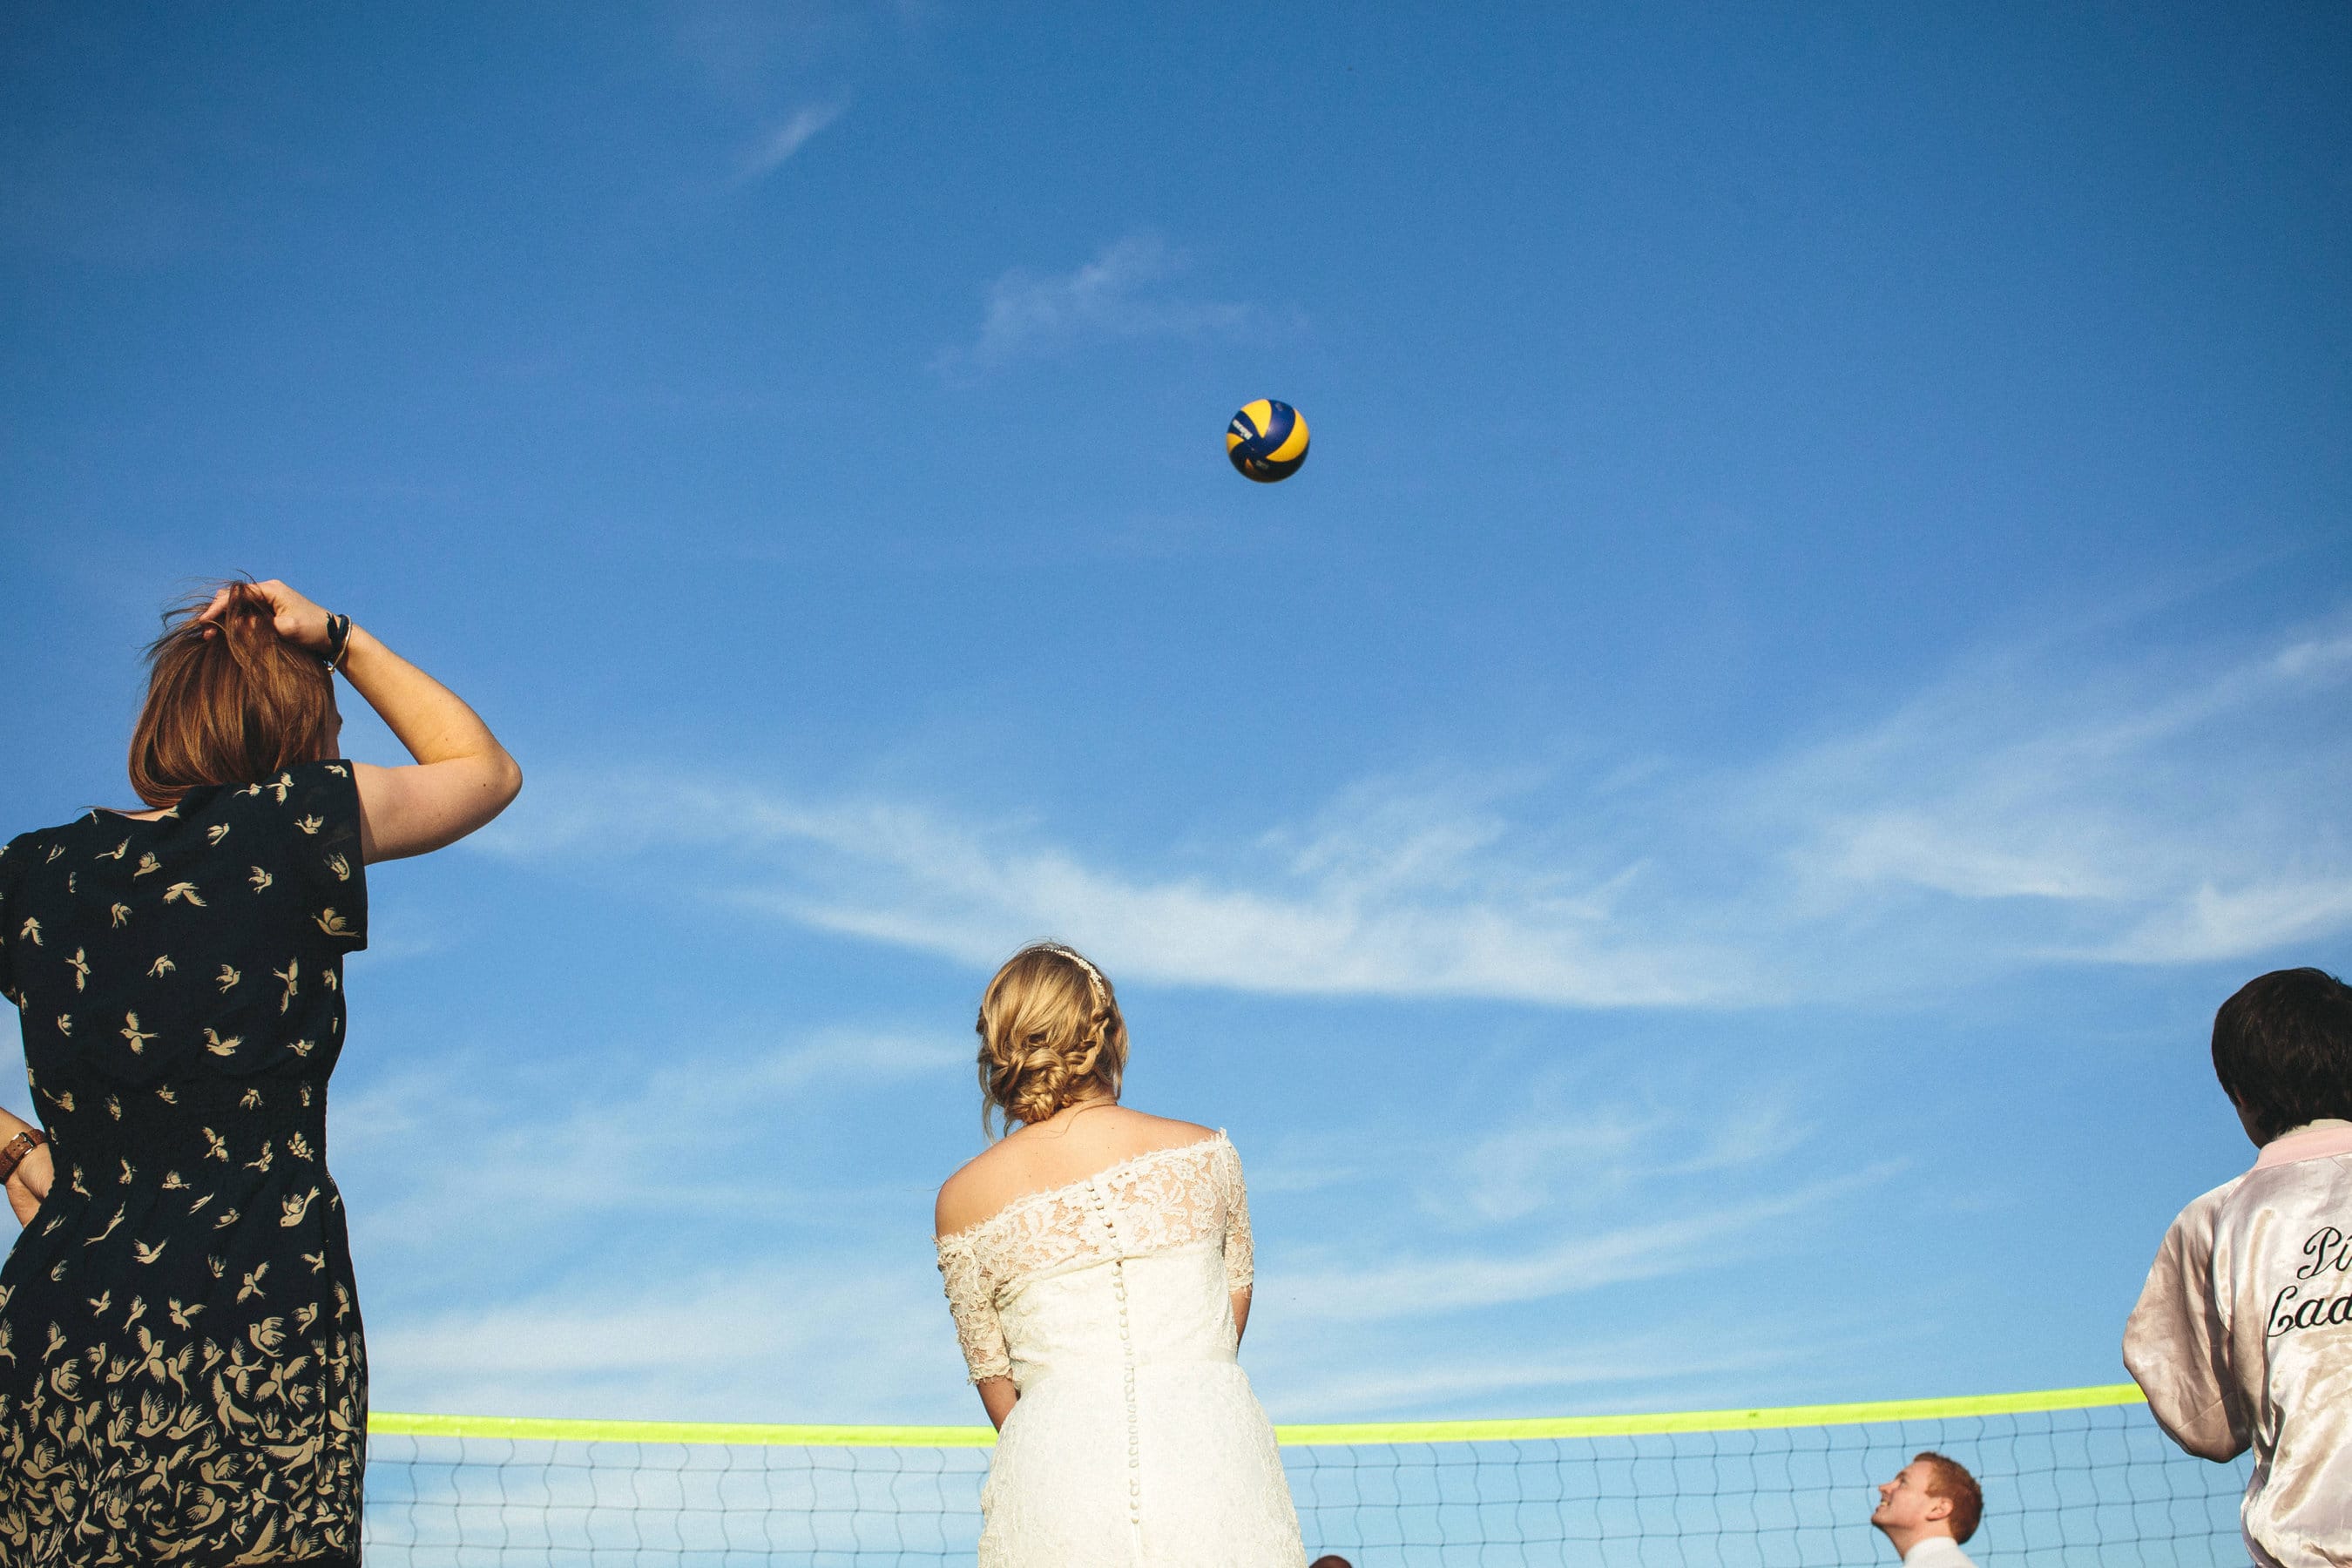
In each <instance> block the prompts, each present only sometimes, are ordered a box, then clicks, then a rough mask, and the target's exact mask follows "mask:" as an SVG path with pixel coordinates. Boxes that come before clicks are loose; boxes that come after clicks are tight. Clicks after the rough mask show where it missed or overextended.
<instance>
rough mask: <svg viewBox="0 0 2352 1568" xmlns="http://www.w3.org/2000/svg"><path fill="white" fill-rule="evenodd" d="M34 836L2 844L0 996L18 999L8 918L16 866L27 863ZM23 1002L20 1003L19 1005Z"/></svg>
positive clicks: (0, 877)
mask: <svg viewBox="0 0 2352 1568" xmlns="http://www.w3.org/2000/svg"><path fill="white" fill-rule="evenodd" d="M31 837H32V836H31V835H30V834H26V836H25V837H23V838H12V839H10V840H9V841H8V842H7V843H6V844H0V996H5V997H6V998H8V1000H9V1001H11V1002H16V1001H17V995H16V967H15V964H14V963H13V962H12V961H11V959H10V957H9V948H10V941H9V939H10V937H11V936H12V935H13V934H14V929H15V928H14V927H13V926H12V924H11V923H10V921H9V919H8V908H9V903H10V899H9V893H10V891H11V890H12V889H13V888H14V886H15V884H16V868H18V867H19V866H22V865H23V864H24V863H25V848H26V845H27V844H28V843H29V842H30V840H31ZM19 1005H22V1004H21V1003H19Z"/></svg>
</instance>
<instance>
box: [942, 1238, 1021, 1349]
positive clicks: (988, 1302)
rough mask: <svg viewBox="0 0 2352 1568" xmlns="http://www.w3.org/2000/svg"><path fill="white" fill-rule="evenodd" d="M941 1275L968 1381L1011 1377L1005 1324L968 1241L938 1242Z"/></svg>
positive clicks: (949, 1239)
mask: <svg viewBox="0 0 2352 1568" xmlns="http://www.w3.org/2000/svg"><path fill="white" fill-rule="evenodd" d="M940 1276H941V1278H942V1279H944V1280H945V1281H946V1285H947V1293H948V1310H949V1311H950V1312H951V1313H953V1314H954V1316H955V1326H956V1339H957V1341H958V1342H960V1343H961V1345H962V1346H963V1364H964V1367H965V1369H966V1370H967V1371H968V1372H969V1373H970V1374H971V1381H972V1382H974V1383H979V1382H982V1380H984V1379H987V1378H992V1377H1010V1376H1012V1375H1013V1356H1012V1353H1011V1352H1010V1351H1009V1350H1008V1349H1007V1347H1006V1345H1005V1342H1004V1325H1003V1322H1002V1321H999V1320H998V1318H997V1316H996V1288H995V1285H994V1283H993V1282H992V1281H991V1280H990V1279H989V1278H988V1271H987V1269H986V1268H984V1267H982V1263H981V1261H980V1255H979V1253H978V1252H977V1251H976V1250H975V1249H974V1248H973V1247H972V1245H971V1241H970V1240H969V1239H963V1238H958V1237H941V1238H940Z"/></svg>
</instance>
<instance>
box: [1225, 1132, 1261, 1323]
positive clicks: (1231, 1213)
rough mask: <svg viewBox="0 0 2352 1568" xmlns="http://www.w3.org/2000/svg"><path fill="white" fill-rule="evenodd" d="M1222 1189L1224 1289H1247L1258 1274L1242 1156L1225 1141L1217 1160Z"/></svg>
mask: <svg viewBox="0 0 2352 1568" xmlns="http://www.w3.org/2000/svg"><path fill="white" fill-rule="evenodd" d="M1218 1164H1219V1166H1220V1167H1221V1171H1222V1174H1223V1185H1224V1189H1225V1289H1227V1290H1228V1291H1234V1290H1246V1289H1249V1288H1250V1286H1251V1284H1252V1283H1253V1282H1254V1281H1255V1279H1256V1278H1257V1247H1256V1243H1255V1240H1253V1238H1252V1237H1251V1236H1250V1214H1249V1187H1248V1185H1247V1184H1245V1183H1244V1182H1243V1180H1242V1157H1241V1156H1240V1155H1239V1154H1237V1153H1235V1152H1234V1147H1233V1145H1232V1144H1230V1143H1228V1144H1226V1145H1225V1148H1224V1152H1223V1154H1222V1155H1221V1156H1220V1158H1219V1160H1218Z"/></svg>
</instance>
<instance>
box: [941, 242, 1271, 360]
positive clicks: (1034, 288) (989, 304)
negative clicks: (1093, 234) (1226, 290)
mask: <svg viewBox="0 0 2352 1568" xmlns="http://www.w3.org/2000/svg"><path fill="white" fill-rule="evenodd" d="M1185 269H1186V261H1185V258H1184V257H1183V256H1182V255H1181V254H1180V253H1178V252H1176V251H1173V250H1171V249H1170V248H1169V247H1168V246H1167V245H1166V244H1165V243H1164V242H1163V241H1161V240H1160V238H1159V237H1156V236H1153V235H1149V234H1137V235H1129V236H1128V237H1126V238H1124V239H1121V240H1118V241H1117V242H1115V243H1114V244H1111V245H1109V246H1107V247H1104V248H1103V250H1102V251H1101V252H1100V253H1099V254H1097V256H1096V257H1095V258H1094V259H1093V260H1091V261H1089V262H1087V263H1086V265H1084V266H1082V267H1080V268H1077V269H1076V270H1075V271H1072V272H1063V273H1054V274H1049V275H1045V276H1040V275H1038V274H1036V273H1033V272H1029V271H1025V270H1023V269H1020V268H1015V269H1013V271H1010V272H1007V273H1005V274H1004V275H1003V276H1002V277H1000V278H999V279H996V281H995V282H993V283H992V284H990V285H989V287H988V292H987V297H986V304H985V306H984V309H983V310H982V317H981V324H980V335H979V337H978V338H977V339H976V340H975V341H974V342H971V344H969V345H967V346H964V347H960V348H952V349H949V350H947V351H945V352H943V353H941V354H940V356H939V358H938V359H937V360H935V361H934V362H933V368H934V369H936V370H938V371H939V372H940V373H941V374H947V375H950V376H952V375H958V374H974V373H978V372H982V371H986V370H989V369H992V368H993V367H995V366H997V365H999V364H1002V363H1005V362H1006V361H1008V360H1013V359H1017V358H1022V357H1024V356H1027V355H1032V354H1042V353H1061V352H1064V351H1066V350H1068V349H1070V348H1073V347H1076V346H1077V345H1079V344H1082V343H1088V342H1105V341H1108V340H1112V339H1118V338H1142V337H1182V336H1190V335H1192V334H1193V333H1197V332H1203V331H1219V330H1225V329H1231V328H1233V327H1236V326H1238V325H1240V324H1241V323H1242V322H1243V321H1244V320H1245V319H1246V318H1247V316H1248V309H1247V307H1245V306H1243V305H1239V304H1234V303H1228V302H1223V301H1218V300H1187V299H1181V298H1178V297H1176V296H1174V295H1172V294H1171V293H1169V292H1168V291H1167V290H1166V289H1164V288H1163V287H1162V285H1165V284H1167V283H1169V282H1171V280H1173V279H1176V278H1177V277H1179V276H1181V274H1182V273H1183V272H1184V271H1185Z"/></svg>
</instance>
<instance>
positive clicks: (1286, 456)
mask: <svg viewBox="0 0 2352 1568" xmlns="http://www.w3.org/2000/svg"><path fill="white" fill-rule="evenodd" d="M1225 456H1226V457H1228V458H1232V459H1233V461H1234V471H1235V472H1237V473H1239V474H1240V475H1241V477H1242V478H1244V479H1255V480H1256V481H1257V482H1258V483H1260V484H1262V485H1270V484H1273V483H1274V482H1275V481H1276V480H1277V479H1288V478H1289V477H1290V476H1291V475H1293V474H1295V473H1297V471H1298V465H1299V464H1301V463H1303V462H1305V461H1306V460H1307V421H1306V420H1304V419H1302V418H1300V417H1299V416H1298V410H1297V409H1296V408H1293V407H1292V406H1290V405H1289V404H1287V403H1276V401H1275V400H1274V399H1273V398H1271V397H1261V398H1259V399H1258V400H1257V401H1256V402H1255V403H1248V404H1244V405H1242V411H1241V412H1240V413H1238V414H1236V415H1234V422H1233V423H1232V424H1230V425H1228V426H1225Z"/></svg>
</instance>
